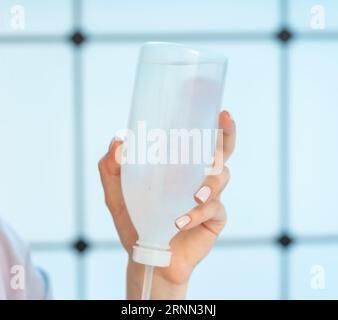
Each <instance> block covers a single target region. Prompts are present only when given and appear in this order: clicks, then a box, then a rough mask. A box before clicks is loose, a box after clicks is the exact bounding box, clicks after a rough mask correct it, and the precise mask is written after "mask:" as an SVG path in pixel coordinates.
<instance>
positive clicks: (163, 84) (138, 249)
mask: <svg viewBox="0 0 338 320" xmlns="http://www.w3.org/2000/svg"><path fill="white" fill-rule="evenodd" d="M225 72H226V58H225V57H223V56H215V55H210V54H206V53H203V52H200V51H197V50H194V49H190V48H187V47H185V46H182V45H179V44H172V43H161V42H151V43H146V44H144V45H143V46H142V48H141V51H140V55H139V63H138V70H137V75H136V79H135V84H134V94H133V100H132V106H131V112H130V118H129V125H128V129H129V130H130V131H129V133H128V134H127V137H126V143H125V150H124V155H125V160H123V161H124V163H123V164H122V189H123V194H124V197H125V201H126V205H127V208H128V211H129V214H130V217H131V220H132V222H133V224H134V226H135V228H136V230H137V233H138V236H139V239H138V241H137V244H135V246H134V250H133V260H134V261H136V262H138V263H142V264H145V265H150V266H158V267H166V266H169V264H170V260H171V252H170V246H169V243H170V240H171V239H172V237H173V236H174V235H175V234H176V232H177V229H176V227H175V224H174V223H175V219H176V218H177V217H178V216H180V215H182V214H184V213H186V212H187V211H188V210H190V209H191V208H192V207H193V206H195V205H196V204H195V203H194V201H193V193H194V192H195V191H196V190H197V188H198V187H199V185H200V183H201V182H202V181H203V179H204V178H205V177H204V175H205V172H204V169H205V164H204V163H192V157H190V158H189V160H188V162H185V163H181V162H182V161H181V160H182V154H183V153H184V152H185V151H186V149H184V148H183V149H182V150H181V149H178V150H177V149H176V150H173V148H171V145H170V137H171V133H172V132H173V129H174V131H175V129H176V130H177V129H183V130H188V131H190V130H192V129H199V130H200V129H209V130H211V129H215V127H216V125H217V119H218V113H219V110H220V105H221V100H222V94H223V83H224V77H225ZM150 132H151V134H150V135H149V133H150ZM154 133H155V134H154ZM156 133H158V134H163V133H166V135H167V147H166V148H165V150H164V151H166V152H162V153H161V156H159V158H160V159H161V160H160V161H159V162H160V163H156V161H154V159H152V158H151V156H150V155H153V154H154V153H152V152H151V151H152V149H151V148H153V149H154V143H156V142H157V143H159V142H161V143H162V144H163V143H164V140H163V139H162V140H161V141H159V139H157V140H156ZM131 141H133V143H131ZM192 147H193V146H192ZM132 148H133V149H132ZM162 151H163V150H162ZM131 152H133V154H134V157H131V158H133V161H131V160H130V159H129V160H128V157H127V156H126V155H128V154H131ZM174 152H178V154H176V155H174V156H173V157H171V156H172V155H173V153H174ZM155 154H156V152H155ZM191 154H192V151H189V155H190V156H191ZM164 155H166V157H164ZM165 158H166V160H167V161H163V160H164V159H165ZM155 160H156V159H155ZM173 160H178V161H173ZM173 162H174V163H173ZM148 271H149V270H148ZM150 274H151V272H150V273H149V276H150V277H151V275H150Z"/></svg>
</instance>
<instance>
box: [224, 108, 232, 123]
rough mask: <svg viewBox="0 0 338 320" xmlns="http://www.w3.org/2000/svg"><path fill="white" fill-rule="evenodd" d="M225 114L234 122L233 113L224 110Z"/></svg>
mask: <svg viewBox="0 0 338 320" xmlns="http://www.w3.org/2000/svg"><path fill="white" fill-rule="evenodd" d="M224 112H225V114H226V115H227V116H228V118H229V119H230V120H231V121H234V118H233V117H232V115H231V113H230V112H229V111H227V110H224Z"/></svg>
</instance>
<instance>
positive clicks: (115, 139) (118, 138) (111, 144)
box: [109, 136, 123, 151]
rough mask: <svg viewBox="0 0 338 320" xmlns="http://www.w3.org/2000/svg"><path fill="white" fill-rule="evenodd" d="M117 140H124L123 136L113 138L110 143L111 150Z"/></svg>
mask: <svg viewBox="0 0 338 320" xmlns="http://www.w3.org/2000/svg"><path fill="white" fill-rule="evenodd" d="M115 141H123V140H122V138H121V137H118V136H115V137H114V138H113V140H112V141H111V143H110V145H109V151H110V150H111V148H112V147H113V145H114V142H115Z"/></svg>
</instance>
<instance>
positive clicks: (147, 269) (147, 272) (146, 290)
mask: <svg viewBox="0 0 338 320" xmlns="http://www.w3.org/2000/svg"><path fill="white" fill-rule="evenodd" d="M153 272H154V266H150V265H147V264H146V265H144V278H143V288H142V298H141V299H142V300H150V296H151V284H152V282H153Z"/></svg>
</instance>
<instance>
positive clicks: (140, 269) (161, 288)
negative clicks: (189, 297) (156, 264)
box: [127, 260, 187, 300]
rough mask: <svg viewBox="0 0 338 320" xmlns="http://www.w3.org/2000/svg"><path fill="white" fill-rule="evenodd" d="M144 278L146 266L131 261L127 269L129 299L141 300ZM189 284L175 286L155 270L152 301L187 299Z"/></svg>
mask: <svg viewBox="0 0 338 320" xmlns="http://www.w3.org/2000/svg"><path fill="white" fill-rule="evenodd" d="M143 277H144V266H143V265H142V264H138V263H135V262H133V261H131V260H129V262H128V269H127V299H130V300H139V299H141V294H142V287H143ZM186 290H187V283H185V284H174V283H171V282H169V281H167V280H166V279H164V278H163V277H162V276H161V275H160V274H159V272H158V268H154V275H153V283H152V290H151V299H153V300H182V299H184V298H185V295H186Z"/></svg>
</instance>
